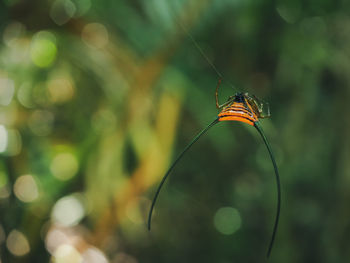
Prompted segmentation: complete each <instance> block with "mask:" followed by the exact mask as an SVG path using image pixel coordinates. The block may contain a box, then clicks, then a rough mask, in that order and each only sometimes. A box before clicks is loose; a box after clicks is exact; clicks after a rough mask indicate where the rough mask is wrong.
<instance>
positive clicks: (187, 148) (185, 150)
mask: <svg viewBox="0 0 350 263" xmlns="http://www.w3.org/2000/svg"><path fill="white" fill-rule="evenodd" d="M218 122H219V118H216V119H215V120H214V121H213V122H211V123H210V124H209V125H208V126H207V127H206V128H204V129H203V130H202V131H201V132H200V133H198V134H197V135H196V137H194V138H193V139H192V141H191V142H190V143H189V144H188V145H187V146H186V147H185V149H184V150H183V151H182V152H181V153H180V155H179V156H178V157H177V158H176V159H175V161H174V163H173V164H172V165H171V166H170V168H169V170H168V171H167V172H166V174H165V175H164V177H163V179H162V181H161V182H160V184H159V186H158V188H157V191H156V194H155V195H154V198H153V201H152V205H151V208H150V210H149V213H148V224H147V225H148V230H151V219H152V213H153V209H154V206H155V204H156V201H157V198H158V195H159V192H160V189H161V188H162V186H163V184H164V182H165V180H166V179H167V178H168V176H169V174H170V172H171V171H172V170H173V169H174V167H175V166H176V164H177V163H178V161H180V159H181V158H182V156H183V155H184V154H185V153H186V152H187V151H188V150H189V149H190V148H191V146H192V145H193V144H194V143H195V142H196V141H197V140H198V139H199V138H200V137H201V136H202V135H203V134H205V133H206V132H207V131H208V130H209V129H210V128H211V127H213V126H214V125H215V124H217V123H218Z"/></svg>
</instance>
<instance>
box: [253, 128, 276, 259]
mask: <svg viewBox="0 0 350 263" xmlns="http://www.w3.org/2000/svg"><path fill="white" fill-rule="evenodd" d="M254 126H255V128H256V129H257V130H258V132H259V133H260V135H261V137H262V139H263V141H264V143H265V145H266V147H267V150H268V151H269V154H270V157H271V161H272V164H273V168H274V169H275V175H276V186H277V210H276V218H275V224H274V226H273V231H272V236H271V241H270V245H269V248H268V251H267V257H269V256H270V254H271V250H272V247H273V244H274V241H275V237H276V233H277V227H278V221H279V217H280V210H281V183H280V177H279V173H278V169H277V164H276V161H275V157H274V155H273V152H272V149H271V146H270V144H269V142H268V140H267V138H266V136H265V134H264V132H263V129H262V127H261V125H260V122H259V121H256V122H255V123H254Z"/></svg>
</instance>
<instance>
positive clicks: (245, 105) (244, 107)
mask: <svg viewBox="0 0 350 263" xmlns="http://www.w3.org/2000/svg"><path fill="white" fill-rule="evenodd" d="M254 109H255V107H254V106H253V107H252V106H251V105H250V104H249V101H248V100H247V99H246V98H245V97H244V95H242V94H236V95H235V98H234V100H233V102H232V103H230V104H229V105H227V106H225V107H224V108H223V109H222V111H221V112H220V113H219V115H218V117H219V121H241V122H245V123H248V124H250V125H252V126H254V122H256V121H258V119H259V117H258V115H259V113H258V112H256V111H255V110H254Z"/></svg>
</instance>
